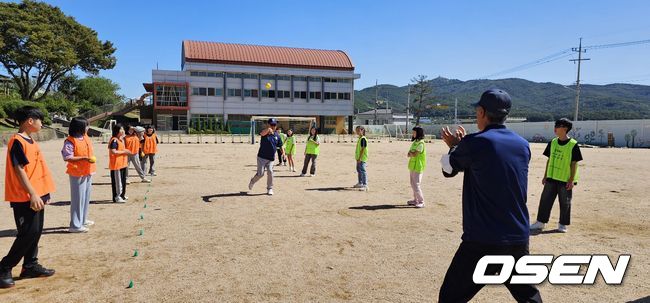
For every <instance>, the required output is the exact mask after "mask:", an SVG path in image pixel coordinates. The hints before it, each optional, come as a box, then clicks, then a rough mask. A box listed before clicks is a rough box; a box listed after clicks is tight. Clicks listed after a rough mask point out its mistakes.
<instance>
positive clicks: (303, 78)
mask: <svg viewBox="0 0 650 303" xmlns="http://www.w3.org/2000/svg"><path fill="white" fill-rule="evenodd" d="M293 81H307V77H302V76H293Z"/></svg>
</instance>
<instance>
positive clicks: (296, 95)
mask: <svg viewBox="0 0 650 303" xmlns="http://www.w3.org/2000/svg"><path fill="white" fill-rule="evenodd" d="M293 97H294V98H295V99H307V92H304V91H303V92H301V91H294V92H293Z"/></svg>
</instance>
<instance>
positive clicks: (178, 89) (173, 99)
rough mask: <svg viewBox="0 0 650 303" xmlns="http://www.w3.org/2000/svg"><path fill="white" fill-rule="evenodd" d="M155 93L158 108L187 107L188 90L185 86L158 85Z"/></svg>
mask: <svg viewBox="0 0 650 303" xmlns="http://www.w3.org/2000/svg"><path fill="white" fill-rule="evenodd" d="M155 93H156V95H155V100H156V106H178V107H185V106H187V88H186V87H185V86H184V85H183V86H172V85H162V84H156V87H155Z"/></svg>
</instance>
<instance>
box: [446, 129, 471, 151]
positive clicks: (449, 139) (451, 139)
mask: <svg viewBox="0 0 650 303" xmlns="http://www.w3.org/2000/svg"><path fill="white" fill-rule="evenodd" d="M465 134H466V131H465V128H464V127H463V126H462V125H459V126H458V128H456V131H454V132H453V133H452V131H451V130H450V129H449V126H446V127H443V128H442V141H445V143H446V144H447V146H449V148H452V147H454V146H456V145H458V143H459V142H460V140H462V139H463V137H465Z"/></svg>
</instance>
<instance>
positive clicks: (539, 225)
mask: <svg viewBox="0 0 650 303" xmlns="http://www.w3.org/2000/svg"><path fill="white" fill-rule="evenodd" d="M544 225H545V224H544V223H542V222H539V221H537V222H535V223H534V224H533V225H531V226H530V229H531V230H538V231H541V230H543V229H544Z"/></svg>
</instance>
